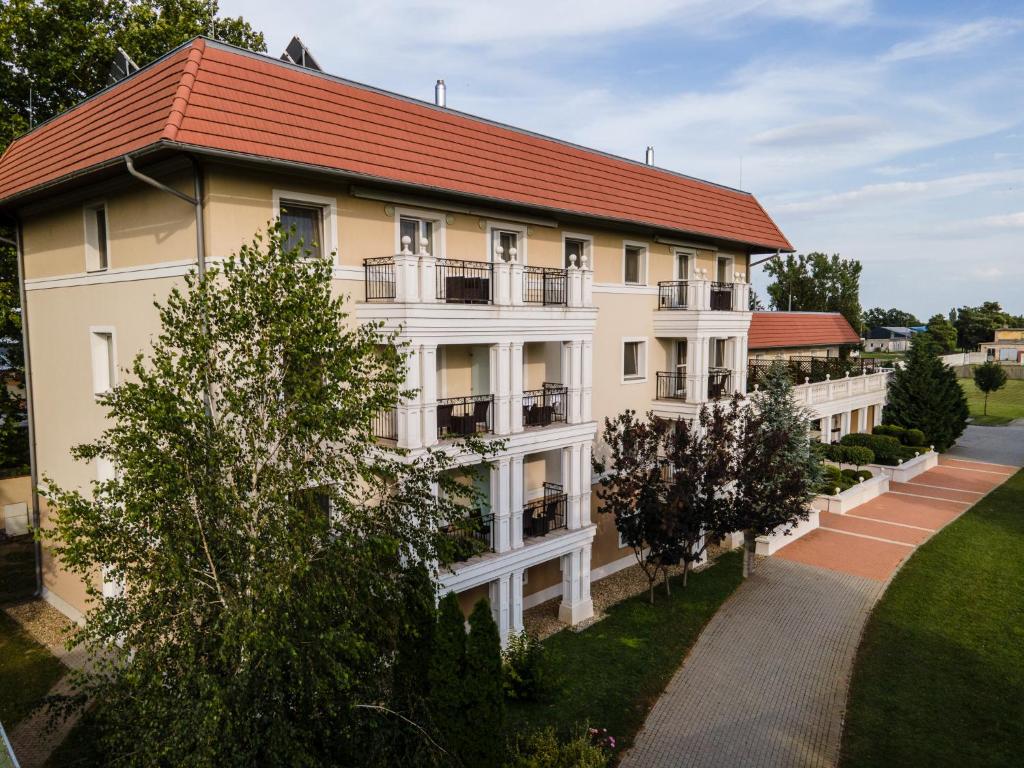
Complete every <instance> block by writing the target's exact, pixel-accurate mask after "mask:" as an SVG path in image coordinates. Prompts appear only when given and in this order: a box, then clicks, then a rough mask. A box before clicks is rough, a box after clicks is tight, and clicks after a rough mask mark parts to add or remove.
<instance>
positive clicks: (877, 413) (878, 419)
mask: <svg viewBox="0 0 1024 768" xmlns="http://www.w3.org/2000/svg"><path fill="white" fill-rule="evenodd" d="M883 407H884V406H883V405H880V404H876V405H875V414H874V416H875V417H874V419H873V421H874V424H872V425H871V428H872V429H874V428H875V427H877V426H878V425H879V424H881V423H882V409H883Z"/></svg>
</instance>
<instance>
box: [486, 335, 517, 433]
mask: <svg viewBox="0 0 1024 768" xmlns="http://www.w3.org/2000/svg"><path fill="white" fill-rule="evenodd" d="M511 361H512V345H511V344H509V343H508V342H502V343H500V344H492V345H491V346H490V366H491V370H490V375H491V392H493V393H494V434H496V435H507V434H509V432H510V430H511V428H512V420H511V416H510V412H509V403H510V402H511V399H512V370H511Z"/></svg>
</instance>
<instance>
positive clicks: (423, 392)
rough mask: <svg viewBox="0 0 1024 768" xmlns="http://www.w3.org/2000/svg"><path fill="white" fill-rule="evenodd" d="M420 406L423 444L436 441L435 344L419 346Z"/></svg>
mask: <svg viewBox="0 0 1024 768" xmlns="http://www.w3.org/2000/svg"><path fill="white" fill-rule="evenodd" d="M420 406H421V408H422V413H421V424H422V441H423V445H435V444H436V443H437V344H423V345H422V346H421V347H420Z"/></svg>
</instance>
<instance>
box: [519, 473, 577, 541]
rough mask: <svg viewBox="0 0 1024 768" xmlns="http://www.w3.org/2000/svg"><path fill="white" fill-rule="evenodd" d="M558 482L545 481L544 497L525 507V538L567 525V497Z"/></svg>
mask: <svg viewBox="0 0 1024 768" xmlns="http://www.w3.org/2000/svg"><path fill="white" fill-rule="evenodd" d="M567 498H568V497H567V496H566V495H565V493H563V488H562V486H561V485H559V484H558V483H544V497H543V498H540V499H537V500H536V501H531V502H530V503H529V504H527V505H525V506H524V507H523V538H524V539H527V538H531V537H535V536H547V535H548V534H549V533H551V532H552V531H556V530H558V529H559V528H565V527H566V514H565V512H566V499H567Z"/></svg>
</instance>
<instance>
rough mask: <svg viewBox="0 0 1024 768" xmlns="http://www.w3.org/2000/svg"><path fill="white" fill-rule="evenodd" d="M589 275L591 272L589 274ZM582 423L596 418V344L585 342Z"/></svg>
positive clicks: (581, 372) (581, 353)
mask: <svg viewBox="0 0 1024 768" xmlns="http://www.w3.org/2000/svg"><path fill="white" fill-rule="evenodd" d="M587 274H589V272H588V273H587ZM580 379H581V384H582V388H581V391H580V421H581V422H588V421H591V420H592V419H593V418H594V415H593V401H594V343H593V342H592V341H586V340H585V341H583V346H582V349H581V350H580Z"/></svg>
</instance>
